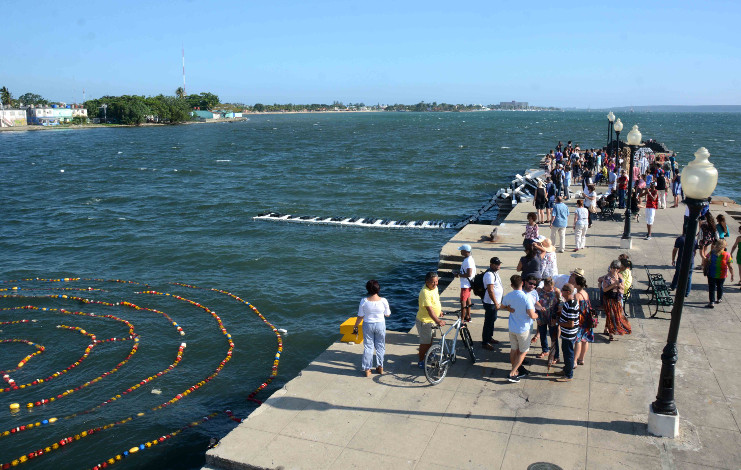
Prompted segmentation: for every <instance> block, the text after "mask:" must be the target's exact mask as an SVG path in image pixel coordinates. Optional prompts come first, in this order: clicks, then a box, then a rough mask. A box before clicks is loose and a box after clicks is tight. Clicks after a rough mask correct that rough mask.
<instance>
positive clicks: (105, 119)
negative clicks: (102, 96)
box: [98, 104, 108, 124]
mask: <svg viewBox="0 0 741 470" xmlns="http://www.w3.org/2000/svg"><path fill="white" fill-rule="evenodd" d="M101 108H103V121H104V124H108V105H107V104H104V105H102V106H101ZM98 116H100V114H98Z"/></svg>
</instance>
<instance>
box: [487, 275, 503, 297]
mask: <svg viewBox="0 0 741 470" xmlns="http://www.w3.org/2000/svg"><path fill="white" fill-rule="evenodd" d="M489 286H494V287H493V288H492V290H494V298H495V299H496V301H497V303H499V304H501V303H502V295H503V294H504V288H503V287H502V280H501V279H500V278H499V273H495V272H493V271H486V273H484V287H485V288H486V293H485V294H484V303H485V304H493V303H494V301H493V300H491V297H489Z"/></svg>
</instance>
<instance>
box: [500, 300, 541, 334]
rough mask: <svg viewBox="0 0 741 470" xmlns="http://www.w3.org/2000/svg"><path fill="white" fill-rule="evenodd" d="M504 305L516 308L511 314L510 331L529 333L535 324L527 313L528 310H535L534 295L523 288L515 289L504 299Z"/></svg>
mask: <svg viewBox="0 0 741 470" xmlns="http://www.w3.org/2000/svg"><path fill="white" fill-rule="evenodd" d="M502 305H508V306H510V307H512V308H513V309H515V311H514V312H512V313H510V314H509V331H510V332H512V333H527V332H529V331H530V329H531V328H532V326H533V319H532V318H530V315H528V314H527V311H528V310H535V304H534V303H533V298H532V296H530V295H528V294H526V293H525V292H523V291H521V290H513V291H512V292H510V293H508V294H507V295H505V296H504V298H503V299H502Z"/></svg>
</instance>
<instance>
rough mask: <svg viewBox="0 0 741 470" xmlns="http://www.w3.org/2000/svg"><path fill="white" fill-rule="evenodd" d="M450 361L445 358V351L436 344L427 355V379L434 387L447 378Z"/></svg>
mask: <svg viewBox="0 0 741 470" xmlns="http://www.w3.org/2000/svg"><path fill="white" fill-rule="evenodd" d="M448 367H450V361H448V360H447V358H445V354H444V353H443V349H442V348H441V347H440V345H439V344H435V345H434V346H432V347H431V348H430V349H429V350H427V354H425V377H427V381H428V382H430V383H431V384H432V385H437V384H439V383H440V382H442V380H443V379H444V378H445V375H446V374H447V373H448Z"/></svg>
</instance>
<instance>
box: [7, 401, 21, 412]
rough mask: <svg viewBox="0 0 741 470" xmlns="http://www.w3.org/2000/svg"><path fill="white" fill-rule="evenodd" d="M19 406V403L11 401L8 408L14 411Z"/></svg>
mask: <svg viewBox="0 0 741 470" xmlns="http://www.w3.org/2000/svg"><path fill="white" fill-rule="evenodd" d="M20 408H21V405H19V404H18V403H11V404H10V410H11V411H15V410H18V409H20Z"/></svg>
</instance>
